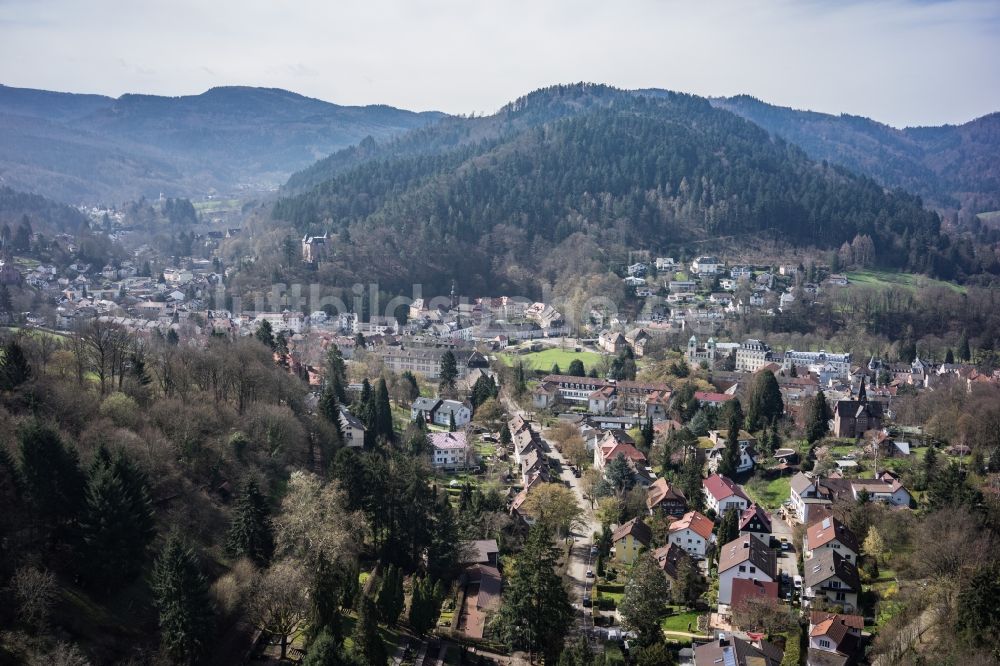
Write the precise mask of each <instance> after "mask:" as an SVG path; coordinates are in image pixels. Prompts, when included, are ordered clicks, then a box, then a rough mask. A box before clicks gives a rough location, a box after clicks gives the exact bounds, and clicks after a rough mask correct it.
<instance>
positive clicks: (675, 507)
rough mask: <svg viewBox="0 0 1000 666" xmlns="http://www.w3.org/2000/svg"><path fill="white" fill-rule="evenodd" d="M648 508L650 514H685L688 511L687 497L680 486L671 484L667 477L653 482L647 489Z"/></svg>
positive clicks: (677, 515)
mask: <svg viewBox="0 0 1000 666" xmlns="http://www.w3.org/2000/svg"><path fill="white" fill-rule="evenodd" d="M646 508H647V509H649V513H650V515H655V514H656V513H661V514H663V515H666V516H675V517H680V516H683V515H684V513H685V512H686V511H687V498H685V497H684V493H682V492H681V490H680V488H677V487H676V486H674V485H671V484H670V483H669V482H668V481H667V480H666V479H665V478H662V477H661V478H659V479H657V480H656V481H654V482H653V484H652V485H651V486H649V488H648V489H647V491H646Z"/></svg>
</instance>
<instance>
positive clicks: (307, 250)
mask: <svg viewBox="0 0 1000 666" xmlns="http://www.w3.org/2000/svg"><path fill="white" fill-rule="evenodd" d="M328 240H329V238H328V237H327V235H326V234H325V233H324V234H323V235H322V236H309V235H308V234H307V235H305V236H303V237H302V261H304V262H306V263H307V264H313V263H316V262H317V261H320V260H322V259H325V258H326V257H327V254H328V249H329V245H328V243H327V241H328Z"/></svg>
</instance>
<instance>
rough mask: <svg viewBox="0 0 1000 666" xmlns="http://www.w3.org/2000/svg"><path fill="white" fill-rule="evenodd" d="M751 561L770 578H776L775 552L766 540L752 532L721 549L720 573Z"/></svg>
mask: <svg viewBox="0 0 1000 666" xmlns="http://www.w3.org/2000/svg"><path fill="white" fill-rule="evenodd" d="M747 561H749V562H750V564H752V565H753V566H755V567H757V569H758V570H759V571H760V572H761V573H762V574H766V575H767V577H768V578H770V579H771V580H774V578H775V565H776V562H775V558H774V552H773V551H772V550H771V549H770V548H768V547H767V546H766V545H765V544H764V542H762V541H761V540H760V539H758V538H757V537H755V536H753V535H751V534H745V535H743V536H741V537H740V538H739V539H736V540H735V541H730V542H729V543H727V544H725V545H724V546H722V548H720V549H719V573H720V574H721V573H722V572H723V571H728V570H729V569H732V568H733V567H735V566H736V565H737V564H742V563H743V562H747Z"/></svg>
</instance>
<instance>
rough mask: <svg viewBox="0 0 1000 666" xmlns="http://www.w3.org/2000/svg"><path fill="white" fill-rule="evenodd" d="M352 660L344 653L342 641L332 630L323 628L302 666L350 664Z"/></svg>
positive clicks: (340, 665)
mask: <svg viewBox="0 0 1000 666" xmlns="http://www.w3.org/2000/svg"><path fill="white" fill-rule="evenodd" d="M349 664H350V660H349V659H348V658H347V655H345V654H344V650H343V648H342V647H341V646H340V641H338V640H337V637H336V636H335V635H334V634H333V633H332V632H330V631H327V630H326V629H324V630H322V631H321V632H320V633H319V635H317V636H316V638H315V639H313V642H312V643H311V644H310V645H309V650H308V651H307V652H306V657H305V659H303V660H302V666H349Z"/></svg>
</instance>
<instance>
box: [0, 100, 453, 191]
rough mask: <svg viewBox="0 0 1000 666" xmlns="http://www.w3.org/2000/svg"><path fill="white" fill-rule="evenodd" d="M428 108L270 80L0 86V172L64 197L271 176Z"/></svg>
mask: <svg viewBox="0 0 1000 666" xmlns="http://www.w3.org/2000/svg"><path fill="white" fill-rule="evenodd" d="M440 116H441V114H439V113H413V112H410V111H404V110H401V109H395V108H392V107H388V106H382V105H378V106H364V107H349V106H338V105H336V104H330V103H327V102H323V101H320V100H317V99H311V98H308V97H303V96H302V95H297V94H295V93H291V92H288V91H286V90H278V89H270V88H247V87H225V88H213V89H211V90H208V91H207V92H204V93H202V94H200V95H191V96H184V97H159V96H153V95H123V96H122V97H119V98H117V99H114V98H111V97H103V96H100V95H74V94H69V93H58V92H50V91H45V90H30V89H23V88H11V87H7V86H0V183H3V184H5V185H8V186H10V187H14V188H16V189H20V190H25V191H31V192H38V193H41V194H45V195H46V196H51V197H54V198H56V199H59V200H61V201H67V202H70V203H78V202H105V203H119V202H121V201H123V200H126V199H137V198H139V197H140V196H147V197H155V196H158V194H159V193H160V192H161V191H162V192H165V193H166V194H167V195H169V196H180V195H186V196H193V195H198V194H204V193H207V192H210V191H212V190H213V189H214V190H220V191H232V190H234V189H236V188H240V187H267V186H269V185H270V186H277V185H279V184H281V183H282V182H284V181H285V179H287V177H288V175H289V174H290V173H292V172H294V171H296V170H298V169H302V168H304V167H306V166H308V165H309V164H312V163H313V162H315V161H316V160H317V159H320V158H322V157H324V156H326V155H329V154H330V153H331V152H333V151H336V150H339V149H341V148H343V147H345V146H349V145H353V144H356V143H357V142H359V141H361V140H362V139H363V138H365V137H366V136H372V137H375V138H377V139H385V138H388V137H390V136H392V135H394V134H398V133H400V132H403V131H407V130H410V129H414V128H416V127H420V126H421V125H424V124H426V123H428V122H431V121H433V120H435V119H437V118H438V117H440Z"/></svg>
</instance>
